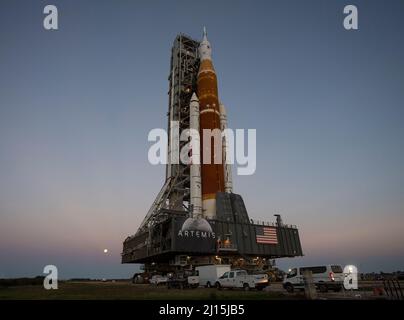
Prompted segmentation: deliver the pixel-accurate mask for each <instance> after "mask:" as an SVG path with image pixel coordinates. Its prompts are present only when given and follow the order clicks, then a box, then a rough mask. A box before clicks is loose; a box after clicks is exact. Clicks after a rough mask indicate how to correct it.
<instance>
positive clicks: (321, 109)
mask: <svg viewBox="0 0 404 320" xmlns="http://www.w3.org/2000/svg"><path fill="white" fill-rule="evenodd" d="M46 4H49V2H48V1H46V2H45V1H29V2H28V1H18V0H17V1H9V0H6V1H2V2H1V4H0V39H1V45H0V261H1V263H0V277H13V276H23V275H37V274H40V273H41V272H42V269H43V267H44V266H45V265H46V264H55V265H57V266H58V267H59V273H60V274H61V276H62V277H88V276H91V277H127V276H129V275H131V274H132V273H133V270H134V269H135V267H134V266H131V265H129V266H128V265H121V264H120V251H121V246H122V241H123V239H124V238H125V237H126V236H127V235H129V234H132V233H134V232H135V231H136V229H137V226H138V224H139V223H140V221H141V220H142V219H143V217H144V215H145V214H146V212H147V210H148V208H149V206H150V205H151V203H152V201H153V200H154V197H155V195H156V194H157V192H158V191H159V188H160V187H161V185H162V183H163V177H164V172H165V169H164V167H162V166H157V167H155V166H152V165H150V164H149V163H148V160H147V152H148V148H149V146H150V143H149V142H148V141H147V134H148V132H149V131H150V130H151V129H153V128H157V127H161V128H164V127H165V126H166V123H167V121H166V111H167V101H168V98H167V91H168V81H167V77H168V71H169V59H170V48H171V45H172V42H173V40H174V38H175V36H176V35H177V34H178V33H179V32H184V33H186V34H189V35H191V36H192V37H194V38H200V37H201V33H202V27H203V26H204V25H206V27H207V30H208V34H209V40H210V42H211V44H212V47H213V60H214V64H215V68H216V71H217V75H218V81H219V93H220V99H221V100H222V102H223V103H224V104H225V105H226V107H227V111H228V119H229V126H230V127H232V128H245V129H248V128H254V129H257V171H256V173H255V174H254V175H253V176H244V177H240V176H237V177H235V178H234V180H235V181H234V185H235V192H237V193H239V194H241V195H242V196H243V197H244V200H245V202H246V205H247V209H248V211H249V214H250V216H251V217H252V218H256V219H260V220H272V218H273V214H275V213H281V214H282V215H283V219H284V221H285V222H286V223H290V224H296V225H298V226H299V230H300V235H301V241H302V245H303V250H304V253H305V257H303V258H299V259H283V260H279V261H278V263H279V265H280V266H281V267H283V268H287V267H289V266H292V265H298V264H317V263H339V264H342V265H344V264H348V263H353V264H356V265H358V266H359V269H360V270H361V271H379V270H385V271H392V270H396V269H400V268H401V269H403V267H404V248H403V246H402V243H404V236H403V233H402V227H403V225H404V194H403V193H404V188H403V181H404V179H403V178H404V170H403V169H404V165H403V164H404V151H403V150H404V148H403V147H404V142H403V141H404V139H403V138H404V126H403V120H404V111H403V98H404V79H403V74H404V62H403V56H404V46H403V41H402V34H403V31H404V19H403V18H404V17H403V15H404V3H403V2H402V1H388V2H385V1H355V2H352V4H355V5H357V7H358V10H359V30H357V31H346V30H345V29H344V28H343V26H342V21H343V18H344V16H343V8H344V6H345V5H346V4H347V3H346V1H252V2H250V1H248V2H247V1H220V2H218V1H203V2H201V1H170V2H169V1H85V2H83V1H56V0H55V1H52V4H55V5H56V6H57V7H58V10H59V30H58V31H46V30H45V29H44V28H43V27H42V20H43V17H44V15H43V13H42V11H43V8H44V6H45V5H46ZM104 248H108V249H109V252H110V253H109V254H108V255H105V254H104V253H103V252H102V250H103V249H104Z"/></svg>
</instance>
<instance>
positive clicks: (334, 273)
mask: <svg viewBox="0 0 404 320" xmlns="http://www.w3.org/2000/svg"><path fill="white" fill-rule="evenodd" d="M305 271H311V273H312V278H313V283H314V285H315V286H316V288H317V289H318V290H319V291H321V292H327V291H328V290H334V291H336V292H338V291H340V290H341V289H342V287H343V284H344V278H345V275H344V273H343V270H342V267H341V266H339V265H323V266H315V267H297V268H293V269H290V270H289V272H288V273H287V274H286V275H285V278H284V279H283V287H284V288H285V289H286V291H288V292H293V291H294V290H295V289H303V290H304V286H305V282H304V281H305V279H304V273H305Z"/></svg>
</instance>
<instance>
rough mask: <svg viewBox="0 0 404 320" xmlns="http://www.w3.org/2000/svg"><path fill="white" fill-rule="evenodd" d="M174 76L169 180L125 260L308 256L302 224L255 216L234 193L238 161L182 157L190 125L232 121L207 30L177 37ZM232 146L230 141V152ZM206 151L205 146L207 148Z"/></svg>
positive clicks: (241, 263)
mask: <svg viewBox="0 0 404 320" xmlns="http://www.w3.org/2000/svg"><path fill="white" fill-rule="evenodd" d="M168 80H169V92H168V113H167V118H168V135H169V139H168V155H167V159H168V164H167V166H166V179H165V182H164V184H163V186H162V188H161V190H160V192H159V193H158V195H157V197H156V198H155V200H154V202H153V204H152V206H151V207H150V209H149V211H148V212H147V214H146V216H145V218H144V219H143V221H142V223H141V224H140V227H139V229H138V230H137V232H136V233H135V234H134V235H132V236H129V237H127V238H126V239H125V241H124V243H123V252H122V262H123V263H143V264H145V269H146V270H148V271H150V270H155V271H156V270H158V271H160V272H163V273H164V272H169V271H175V270H178V268H193V267H194V266H196V265H206V264H220V263H226V264H231V265H233V266H237V267H245V268H247V267H248V268H253V269H257V268H258V269H259V268H263V267H264V268H265V266H267V265H268V264H269V263H270V259H273V258H279V257H294V256H301V255H302V254H303V253H302V248H301V244H300V238H299V233H298V230H297V228H296V226H292V225H286V224H284V223H283V222H282V220H281V219H280V216H278V217H277V222H276V223H269V222H258V221H254V220H252V219H250V217H249V215H248V213H247V210H246V207H245V205H244V201H243V199H242V197H241V196H240V195H238V194H236V193H233V188H232V180H231V169H230V165H227V164H224V165H221V166H216V165H208V166H206V165H205V164H201V165H200V166H193V165H192V164H191V165H190V164H184V163H182V162H181V161H175V160H178V159H179V155H180V150H182V148H183V146H184V145H185V144H186V143H187V141H182V142H181V141H179V140H180V139H179V134H180V133H181V132H182V131H183V130H186V129H190V128H196V129H197V130H198V131H199V129H202V128H206V127H207V128H219V129H221V130H223V129H224V128H225V127H226V126H227V116H226V112H225V109H224V106H223V105H222V104H221V103H220V101H219V100H218V94H217V82H216V81H217V80H216V74H215V71H214V68H213V64H212V61H211V47H210V43H209V41H208V40H207V35H206V30H205V31H204V37H203V40H202V41H201V42H199V41H196V40H194V39H192V38H191V37H189V36H187V35H185V34H179V35H178V36H177V37H176V39H175V41H174V44H173V47H172V50H171V62H170V71H169V77H168ZM196 93H198V95H199V97H198V96H197V95H196ZM173 123H176V124H177V126H173ZM175 141H179V144H178V143H174V142H175ZM226 147H227V146H226V142H225V141H224V142H223V151H225V148H226ZM198 151H200V153H203V149H202V147H201V148H200V150H198ZM194 152H195V150H192V153H194ZM201 160H202V159H201ZM220 168H222V169H220ZM220 170H222V171H220ZM201 173H202V174H201ZM219 174H220V175H219ZM215 176H217V177H218V179H217V180H215V179H212V177H215ZM207 177H209V178H208V179H207ZM212 180H213V182H212ZM212 190H213V192H212Z"/></svg>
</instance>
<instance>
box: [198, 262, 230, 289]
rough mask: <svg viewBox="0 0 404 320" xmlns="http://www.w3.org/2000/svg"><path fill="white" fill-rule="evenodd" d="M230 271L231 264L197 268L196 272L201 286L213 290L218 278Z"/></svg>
mask: <svg viewBox="0 0 404 320" xmlns="http://www.w3.org/2000/svg"><path fill="white" fill-rule="evenodd" d="M230 269H231V268H230V265H229V264H211V265H207V266H199V267H196V268H195V271H196V272H197V274H198V276H199V285H200V286H204V287H207V288H211V287H213V286H214V285H215V283H216V280H217V278H219V277H221V276H222V275H223V274H224V273H225V272H227V271H230Z"/></svg>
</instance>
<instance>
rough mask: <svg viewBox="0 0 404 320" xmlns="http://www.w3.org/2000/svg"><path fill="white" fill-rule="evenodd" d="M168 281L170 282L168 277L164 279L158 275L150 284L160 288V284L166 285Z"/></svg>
mask: <svg viewBox="0 0 404 320" xmlns="http://www.w3.org/2000/svg"><path fill="white" fill-rule="evenodd" d="M167 280H168V279H167V277H163V276H161V275H159V274H156V275H154V276H153V277H151V279H150V281H149V282H150V284H153V285H156V286H158V285H160V284H166V283H167Z"/></svg>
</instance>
